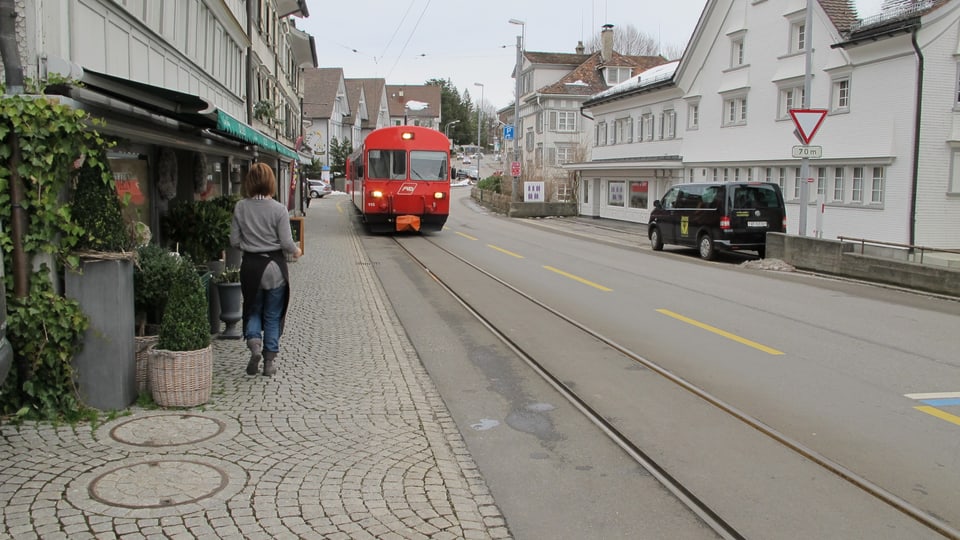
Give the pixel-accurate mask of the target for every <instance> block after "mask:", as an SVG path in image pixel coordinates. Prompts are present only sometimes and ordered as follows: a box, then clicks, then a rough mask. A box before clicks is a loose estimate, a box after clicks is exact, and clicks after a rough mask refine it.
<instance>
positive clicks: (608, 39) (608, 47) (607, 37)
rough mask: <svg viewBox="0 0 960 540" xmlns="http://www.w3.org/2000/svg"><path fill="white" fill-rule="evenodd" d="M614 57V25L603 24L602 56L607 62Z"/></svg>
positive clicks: (604, 61)
mask: <svg viewBox="0 0 960 540" xmlns="http://www.w3.org/2000/svg"><path fill="white" fill-rule="evenodd" d="M612 57H613V25H612V24H605V25H603V30H601V31H600V58H601V59H602V60H603V63H604V64H606V63H607V62H609V61H610V58H612Z"/></svg>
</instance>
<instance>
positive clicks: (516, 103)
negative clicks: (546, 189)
mask: <svg viewBox="0 0 960 540" xmlns="http://www.w3.org/2000/svg"><path fill="white" fill-rule="evenodd" d="M507 22H509V23H510V24H519V25H520V35H519V36H517V65H516V67H515V68H514V70H513V76H514V78H515V79H516V90H515V95H514V97H513V159H514V160H516V161H520V69H521V68H522V67H523V48H524V46H525V45H526V44H525V43H524V41H525V38H526V32H527V23H525V22H524V21H521V20H520V19H510V20H509V21H507ZM512 168H513V167H511V169H512ZM519 183H520V178H519V177H517V176H514V177H513V188H512V192H511V197H512V198H513V200H517V195H519V193H518V189H517V187H518V184H519Z"/></svg>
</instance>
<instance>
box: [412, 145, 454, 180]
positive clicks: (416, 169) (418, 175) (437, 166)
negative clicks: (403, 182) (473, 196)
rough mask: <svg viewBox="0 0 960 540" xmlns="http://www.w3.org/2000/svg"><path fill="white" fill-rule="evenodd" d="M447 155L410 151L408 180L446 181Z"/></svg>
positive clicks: (444, 153)
mask: <svg viewBox="0 0 960 540" xmlns="http://www.w3.org/2000/svg"><path fill="white" fill-rule="evenodd" d="M448 156H449V154H447V153H446V152H430V151H427V150H411V151H410V178H411V179H413V180H447V179H448V178H449V175H448V174H447V166H448V164H449V160H448V159H447V158H448Z"/></svg>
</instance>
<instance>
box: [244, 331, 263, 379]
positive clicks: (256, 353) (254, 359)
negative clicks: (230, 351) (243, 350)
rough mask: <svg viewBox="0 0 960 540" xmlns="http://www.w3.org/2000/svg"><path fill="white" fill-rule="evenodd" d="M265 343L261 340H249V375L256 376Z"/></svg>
mask: <svg viewBox="0 0 960 540" xmlns="http://www.w3.org/2000/svg"><path fill="white" fill-rule="evenodd" d="M262 347H263V342H262V341H261V340H259V339H248V340H247V348H248V349H250V361H249V362H247V375H256V374H257V371H258V369H257V368H259V367H260V350H261V348H262Z"/></svg>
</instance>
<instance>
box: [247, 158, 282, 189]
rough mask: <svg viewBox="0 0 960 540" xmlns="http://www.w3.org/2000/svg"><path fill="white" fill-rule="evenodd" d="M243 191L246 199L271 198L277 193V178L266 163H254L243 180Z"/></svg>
mask: <svg viewBox="0 0 960 540" xmlns="http://www.w3.org/2000/svg"><path fill="white" fill-rule="evenodd" d="M243 190H244V192H245V193H246V195H247V197H256V196H257V195H263V196H264V197H273V196H274V195H275V194H276V193H277V177H276V176H274V174H273V169H271V168H270V166H269V165H267V164H266V163H254V164H253V165H251V166H250V170H249V171H247V177H246V178H245V179H244V180H243Z"/></svg>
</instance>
